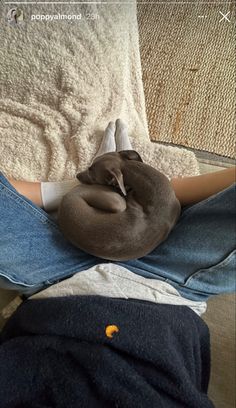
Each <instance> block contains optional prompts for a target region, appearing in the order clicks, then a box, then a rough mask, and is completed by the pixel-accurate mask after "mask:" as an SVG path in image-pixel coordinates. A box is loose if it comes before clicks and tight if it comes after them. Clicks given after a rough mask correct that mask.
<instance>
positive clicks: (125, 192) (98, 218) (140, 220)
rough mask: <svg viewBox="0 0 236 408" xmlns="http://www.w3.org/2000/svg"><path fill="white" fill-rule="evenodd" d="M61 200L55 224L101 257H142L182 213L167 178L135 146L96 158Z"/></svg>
mask: <svg viewBox="0 0 236 408" xmlns="http://www.w3.org/2000/svg"><path fill="white" fill-rule="evenodd" d="M77 178H78V179H79V181H80V182H81V184H79V185H78V186H76V187H74V188H73V189H72V190H71V191H70V192H69V193H67V194H66V195H65V196H64V197H63V199H62V201H61V204H60V207H59V211H58V224H59V227H60V229H61V231H62V233H63V234H64V236H65V237H66V238H67V239H68V240H69V241H70V242H71V243H72V244H73V245H75V246H76V247H78V248H80V249H82V250H84V251H86V252H88V253H89V254H91V255H94V256H97V257H99V258H104V259H108V260H113V261H126V260H130V259H137V258H141V257H143V256H145V255H147V254H148V253H150V252H151V251H152V250H153V249H154V248H156V247H157V246H158V245H159V244H160V243H161V242H163V241H164V240H165V239H166V238H167V236H168V235H169V233H170V231H171V230H172V228H173V227H174V225H175V224H176V222H177V220H178V218H179V215H180V210H181V207H180V203H179V201H178V200H177V198H176V196H175V193H174V190H173V188H172V186H171V183H170V182H169V180H168V178H167V177H166V176H165V175H164V174H162V173H161V172H159V171H158V170H156V169H154V168H153V167H151V166H149V165H147V164H145V163H143V161H142V158H141V157H140V155H139V154H138V153H137V152H136V151H134V150H121V151H117V152H108V153H105V154H103V155H101V156H98V157H96V158H95V160H94V161H93V163H92V165H91V166H90V167H89V168H88V169H87V170H85V171H83V172H81V173H79V174H77Z"/></svg>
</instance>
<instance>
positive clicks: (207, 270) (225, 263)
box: [184, 250, 236, 287]
mask: <svg viewBox="0 0 236 408" xmlns="http://www.w3.org/2000/svg"><path fill="white" fill-rule="evenodd" d="M235 252H236V250H233V251H232V252H231V253H230V254H229V255H228V256H226V258H225V259H223V261H220V262H218V263H217V264H215V265H212V266H210V267H208V268H201V269H198V270H197V271H196V272H194V273H193V274H192V275H191V276H189V278H188V279H187V280H186V282H185V283H184V287H185V286H187V285H188V283H190V282H191V281H192V279H194V278H196V277H197V276H198V275H200V274H202V273H204V272H210V273H214V270H215V269H216V268H219V267H223V266H225V265H227V264H228V263H229V262H230V261H231V258H232V257H233V255H234V254H235ZM216 272H217V271H216Z"/></svg>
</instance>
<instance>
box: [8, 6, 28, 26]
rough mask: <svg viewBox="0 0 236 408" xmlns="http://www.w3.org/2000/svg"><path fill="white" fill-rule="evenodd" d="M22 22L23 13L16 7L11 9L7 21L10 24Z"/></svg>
mask: <svg viewBox="0 0 236 408" xmlns="http://www.w3.org/2000/svg"><path fill="white" fill-rule="evenodd" d="M23 20H24V13H23V10H21V9H20V8H18V7H13V8H11V9H10V10H9V11H8V13H7V21H8V23H10V24H20V23H22V22H23Z"/></svg>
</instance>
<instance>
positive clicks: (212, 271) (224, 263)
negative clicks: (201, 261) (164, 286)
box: [183, 250, 236, 295]
mask: <svg viewBox="0 0 236 408" xmlns="http://www.w3.org/2000/svg"><path fill="white" fill-rule="evenodd" d="M235 266H236V250H233V251H232V252H231V253H230V254H229V255H227V256H226V257H225V258H224V259H223V260H221V261H220V262H219V263H217V264H216V265H212V266H210V267H208V268H204V269H199V270H198V271H196V272H195V273H193V274H192V275H191V276H190V277H189V278H188V279H187V280H186V282H185V283H184V285H183V286H184V287H187V288H189V289H193V290H196V291H198V292H203V293H208V294H209V295H218V294H220V293H232V292H235V285H236V273H235Z"/></svg>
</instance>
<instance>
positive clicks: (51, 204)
mask: <svg viewBox="0 0 236 408" xmlns="http://www.w3.org/2000/svg"><path fill="white" fill-rule="evenodd" d="M78 184H80V182H79V180H77V179H73V180H66V181H46V182H41V196H42V202H43V208H44V210H45V211H48V212H50V211H55V210H57V209H58V207H59V204H60V202H61V200H62V197H63V196H64V195H65V194H67V193H68V192H69V191H70V190H71V189H72V188H73V187H75V186H78Z"/></svg>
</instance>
